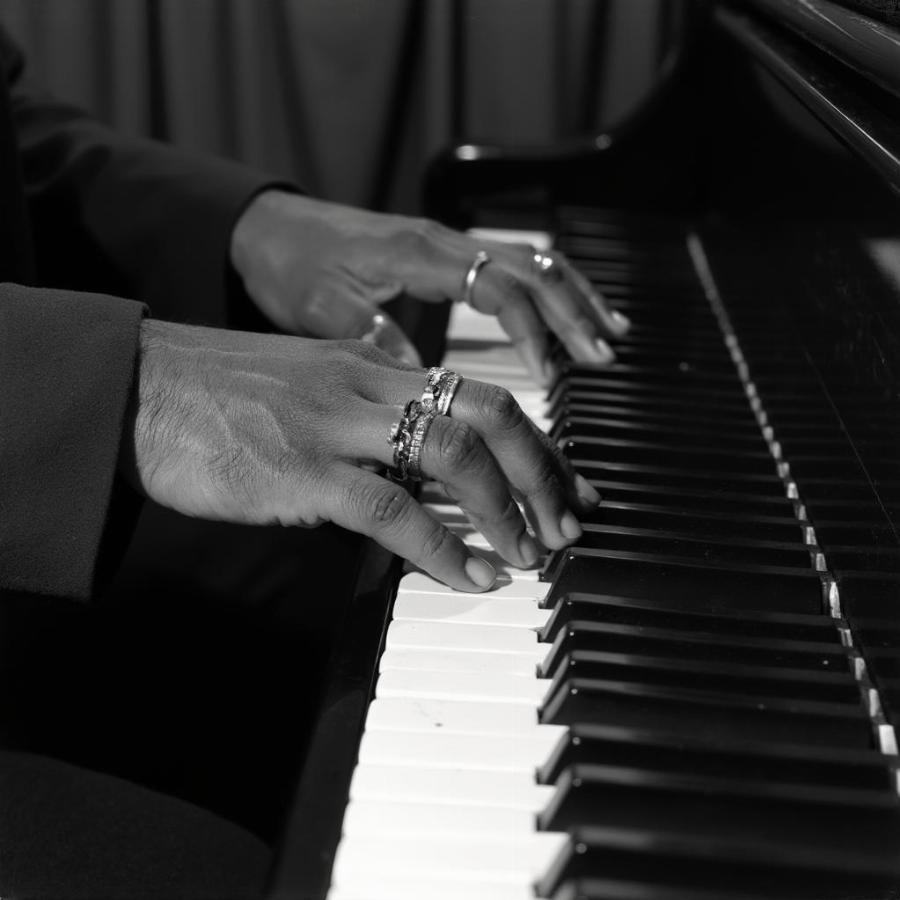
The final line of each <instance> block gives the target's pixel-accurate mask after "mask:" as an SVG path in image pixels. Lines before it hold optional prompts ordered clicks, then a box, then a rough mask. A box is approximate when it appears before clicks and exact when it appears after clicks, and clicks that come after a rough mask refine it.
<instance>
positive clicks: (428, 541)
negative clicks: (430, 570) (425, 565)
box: [420, 522, 451, 560]
mask: <svg viewBox="0 0 900 900" xmlns="http://www.w3.org/2000/svg"><path fill="white" fill-rule="evenodd" d="M450 537H451V535H450V532H449V531H448V530H447V529H446V528H444V527H443V525H438V524H437V523H436V522H435V525H434V528H429V529H428V531H426V532H425V533H424V534H423V535H422V546H421V549H420V559H423V560H424V559H434V558H435V557H437V556H440V555H441V554H442V553H443V552H444V549H445V548H446V547H447V542H448V541H449V540H450Z"/></svg>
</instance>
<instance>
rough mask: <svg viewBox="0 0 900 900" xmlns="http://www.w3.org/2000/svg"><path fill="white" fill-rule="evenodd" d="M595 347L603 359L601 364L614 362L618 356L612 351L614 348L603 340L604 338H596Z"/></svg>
mask: <svg viewBox="0 0 900 900" xmlns="http://www.w3.org/2000/svg"><path fill="white" fill-rule="evenodd" d="M594 346H595V347H596V348H597V352H598V353H599V354H600V356H601V357H602V359H600V362H601V363H609V362H612V361H613V360H614V359H615V358H616V355H615V353H613V351H612V347H610V346H609V344H607V343H606V341H604V340H603V338H595V340H594Z"/></svg>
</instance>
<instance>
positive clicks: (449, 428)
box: [421, 416, 539, 568]
mask: <svg viewBox="0 0 900 900" xmlns="http://www.w3.org/2000/svg"><path fill="white" fill-rule="evenodd" d="M421 468H422V472H423V473H424V474H425V475H427V476H428V477H429V478H431V479H433V480H435V481H438V482H440V483H441V484H442V485H443V486H444V490H445V492H446V493H447V495H448V496H449V497H450V498H451V499H452V500H453V502H455V503H456V504H457V505H458V506H459V507H460V508H461V509H462V510H463V512H465V513H466V515H467V516H468V518H469V519H470V521H471V522H472V524H473V525H474V526H475V527H476V528H477V529H478V530H479V531H480V532H481V533H482V534H483V535H484V536H485V537H486V538H487V539H488V541H489V542H490V544H491V546H492V547H494V548H495V549H496V550H497V552H498V553H500V555H501V556H503V558H504V559H506V560H507V561H508V562H510V563H512V564H513V565H515V566H519V567H521V568H530V567H531V566H533V565H534V564H535V563H536V562H537V559H538V555H539V549H538V546H537V544H536V543H535V541H534V538H533V537H532V536H531V535H530V534H529V533H528V531H527V528H526V524H525V520H524V518H523V517H522V513H521V512H520V510H519V507H518V504H517V503H516V501H515V500H514V499H513V497H512V495H511V494H510V491H509V487H508V486H507V481H506V478H505V477H504V475H503V473H502V472H501V470H500V467H499V466H498V465H497V462H496V460H495V459H494V457H493V456H492V455H491V453H490V451H489V450H488V448H487V447H486V446H485V444H484V441H483V440H482V439H481V437H480V436H479V434H478V433H477V432H476V430H475V429H474V428H472V427H471V426H470V425H468V424H466V423H465V422H462V421H459V420H456V419H450V418H448V417H447V416H436V417H435V418H434V419H433V420H432V422H431V426H430V427H429V429H428V432H427V434H426V436H425V440H424V443H423V446H422V455H421Z"/></svg>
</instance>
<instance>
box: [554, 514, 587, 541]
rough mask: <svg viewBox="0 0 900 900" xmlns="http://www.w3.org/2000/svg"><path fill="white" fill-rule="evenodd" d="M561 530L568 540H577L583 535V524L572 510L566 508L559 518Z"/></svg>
mask: <svg viewBox="0 0 900 900" xmlns="http://www.w3.org/2000/svg"><path fill="white" fill-rule="evenodd" d="M559 530H560V531H561V532H562V535H563V537H564V538H566V540H568V541H577V540H578V538H580V537H581V535H582V530H581V525H579V523H578V519H576V518H575V514H574V513H573V512H572V511H571V510H566V512H564V513H563V515H562V518H561V519H560V520H559Z"/></svg>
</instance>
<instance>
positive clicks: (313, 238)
mask: <svg viewBox="0 0 900 900" xmlns="http://www.w3.org/2000/svg"><path fill="white" fill-rule="evenodd" d="M479 251H485V252H487V253H488V255H489V257H490V262H489V263H488V264H486V265H484V266H483V267H482V268H481V269H480V271H479V273H478V277H477V278H476V279H475V282H474V284H473V287H472V290H471V291H470V292H469V300H470V302H471V303H472V305H473V306H474V307H475V309H477V310H479V311H480V312H484V313H488V314H490V315H495V316H496V317H497V319H498V321H499V322H500V324H501V326H502V327H503V329H504V330H505V331H506V332H507V334H508V335H509V336H510V339H511V340H512V342H513V344H514V346H515V347H516V349H517V350H518V351H519V353H520V355H521V357H522V359H523V360H524V362H525V364H526V365H527V367H528V369H529V371H530V373H531V375H532V377H533V378H534V379H535V380H536V381H537V382H538V383H539V384H547V382H548V381H549V378H550V372H549V369H548V366H547V349H548V343H547V336H548V331H551V332H553V333H555V334H556V335H557V336H558V337H559V339H560V340H561V341H562V343H563V345H564V346H565V347H566V349H567V350H568V351H569V353H570V354H571V355H572V357H573V359H575V360H576V361H578V362H588V363H596V364H605V363H609V362H612V360H613V359H614V358H615V354H614V353H613V351H612V349H611V348H610V346H609V344H608V343H607V339H609V338H617V337H621V336H622V335H623V334H624V333H625V332H626V331H627V330H628V320H627V319H625V318H624V317H623V316H621V315H619V314H618V313H615V312H613V311H611V310H610V309H608V308H607V306H606V304H605V302H604V300H603V298H602V297H601V296H600V294H598V293H597V291H595V290H594V289H593V288H592V286H591V285H590V283H589V282H588V280H587V279H586V278H585V277H584V276H583V275H581V274H580V273H579V272H578V271H577V270H576V269H575V268H574V267H573V266H572V265H571V263H570V262H569V261H568V260H567V259H566V258H565V257H564V256H563V255H562V254H560V253H556V252H553V253H551V254H549V255H550V256H551V258H552V260H553V265H552V268H553V269H554V272H553V275H554V276H555V277H552V278H548V277H546V276H542V275H541V273H540V272H539V271H538V268H537V266H536V265H535V264H534V260H533V257H534V248H532V247H530V246H528V245H524V244H502V243H499V242H492V241H484V240H475V239H474V238H472V237H469V236H468V235H465V234H462V233H460V232H458V231H454V230H452V229H450V228H445V227H444V226H442V225H439V224H438V223H436V222H432V221H429V220H427V219H414V218H408V217H405V216H394V215H384V214H381V213H373V212H367V211H365V210H360V209H355V208H353V207H349V206H341V205H339V204H335V203H327V202H325V201H322V200H315V199H313V198H310V197H305V196H302V195H296V194H289V193H287V192H284V191H277V190H271V191H265V192H263V193H262V194H260V195H259V196H258V197H256V198H255V199H254V200H253V201H252V202H251V203H250V205H249V206H248V207H247V209H246V210H245V212H244V214H243V215H242V216H241V218H240V219H239V220H238V222H237V225H236V226H235V230H234V233H233V236H232V244H231V259H232V262H233V264H234V266H235V268H236V270H237V271H238V273H239V274H240V275H241V277H242V278H243V281H244V286H245V288H246V290H247V292H248V293H249V295H250V297H251V298H252V299H253V301H254V302H255V303H256V304H257V306H259V308H260V309H261V310H262V311H263V313H265V314H266V315H267V316H268V317H269V319H271V320H272V322H274V323H275V324H276V325H277V326H278V327H280V328H282V329H283V330H285V331H288V332H292V333H295V334H307V335H314V336H316V337H325V338H364V339H369V340H370V341H372V342H373V343H375V344H376V345H377V346H379V347H381V348H382V349H384V350H386V351H387V352H388V353H391V354H392V355H393V356H395V357H396V358H398V359H401V360H404V361H406V362H408V363H410V364H412V365H418V364H419V359H418V354H417V353H416V350H415V348H414V347H413V346H412V344H411V343H410V341H409V339H408V338H407V337H406V335H404V334H403V332H402V331H401V329H400V328H399V327H398V326H397V325H396V323H394V322H392V321H391V320H390V319H389V318H388V317H387V316H385V315H384V314H383V313H382V312H381V310H380V309H379V306H380V304H382V303H384V302H385V301H387V300H391V299H393V298H394V297H398V296H401V295H407V296H412V297H415V298H417V299H418V300H421V301H424V302H426V303H436V302H440V301H442V300H460V299H462V296H463V293H464V281H465V277H466V273H467V272H468V271H469V267H470V266H471V265H472V261H473V260H474V259H475V256H476V254H477V253H478V252H479Z"/></svg>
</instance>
